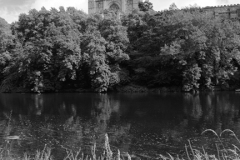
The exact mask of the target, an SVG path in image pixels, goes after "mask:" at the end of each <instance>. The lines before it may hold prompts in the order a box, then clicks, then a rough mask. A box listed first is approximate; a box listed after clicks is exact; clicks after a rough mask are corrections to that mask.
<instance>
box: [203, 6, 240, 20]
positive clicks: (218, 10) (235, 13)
mask: <svg viewBox="0 0 240 160" xmlns="http://www.w3.org/2000/svg"><path fill="white" fill-rule="evenodd" d="M202 9H203V10H204V11H207V12H209V13H210V14H212V15H213V16H214V17H222V18H240V4H234V5H223V6H211V7H204V8H202Z"/></svg>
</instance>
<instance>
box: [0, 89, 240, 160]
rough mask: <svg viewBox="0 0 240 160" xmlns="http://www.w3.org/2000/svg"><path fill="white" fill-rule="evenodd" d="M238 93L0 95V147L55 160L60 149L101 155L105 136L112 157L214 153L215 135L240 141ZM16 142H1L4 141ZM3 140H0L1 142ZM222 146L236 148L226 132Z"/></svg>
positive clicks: (61, 150) (239, 94)
mask: <svg viewBox="0 0 240 160" xmlns="http://www.w3.org/2000/svg"><path fill="white" fill-rule="evenodd" d="M239 109H240V93H235V92H210V93H198V94H190V93H161V94H144V93H141V94H117V93H116V94H115V93H114V94H113V93H111V94H94V93H56V94H55V93H54V94H40V95H38V94H0V113H1V114H0V143H1V148H10V149H11V152H12V153H13V154H15V155H18V154H19V155H21V154H23V153H25V152H26V153H28V154H34V153H35V151H36V150H41V149H43V148H44V146H45V145H46V146H48V147H50V148H51V149H52V154H53V156H54V157H56V159H58V158H59V157H63V156H65V155H66V150H72V151H78V150H79V148H81V149H82V150H83V151H84V152H86V153H90V147H91V146H92V145H93V143H95V142H96V144H97V150H98V151H99V152H101V151H102V148H103V146H104V145H103V144H104V135H105V133H108V136H109V140H110V146H111V148H112V150H113V151H114V152H115V151H116V150H117V149H120V151H121V152H122V153H126V152H128V153H130V154H131V155H135V156H139V157H148V158H150V159H154V158H156V159H157V158H159V155H160V154H162V155H168V153H169V154H171V155H173V156H176V155H179V156H184V155H185V146H188V145H189V143H191V145H192V147H194V148H196V149H199V150H201V149H202V148H204V149H205V150H206V151H208V152H209V153H216V144H217V143H218V142H217V141H218V139H217V137H216V136H215V135H214V134H213V133H210V132H206V133H203V134H202V132H203V131H205V130H206V129H212V130H214V131H215V132H216V133H217V134H219V135H220V133H221V132H222V131H223V130H225V129H231V130H232V131H234V133H235V134H236V135H239V136H240V115H239V114H240V110H239ZM9 136H18V137H19V138H18V139H12V140H6V137H9ZM4 137H5V138H4ZM221 139H222V141H223V142H224V144H225V145H226V146H227V147H228V146H232V144H234V145H236V146H239V144H238V143H237V140H236V139H235V138H234V137H233V136H231V135H230V134H229V133H227V132H226V133H224V134H222V135H221Z"/></svg>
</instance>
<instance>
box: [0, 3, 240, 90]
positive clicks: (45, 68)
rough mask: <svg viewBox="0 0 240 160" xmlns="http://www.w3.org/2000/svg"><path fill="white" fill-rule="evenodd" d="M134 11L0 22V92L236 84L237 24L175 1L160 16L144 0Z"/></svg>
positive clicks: (51, 14) (32, 15) (48, 14)
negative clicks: (126, 86) (180, 6)
mask: <svg viewBox="0 0 240 160" xmlns="http://www.w3.org/2000/svg"><path fill="white" fill-rule="evenodd" d="M139 8H140V10H139V11H137V10H136V11H133V13H131V14H128V15H123V16H122V17H121V19H119V18H118V16H117V15H116V13H115V12H112V11H105V12H104V13H103V14H102V15H101V14H93V15H87V14H85V13H84V12H82V11H79V10H76V9H75V8H73V7H69V8H67V9H65V8H63V7H60V8H59V9H55V8H52V9H51V10H46V9H45V8H42V9H41V10H39V11H37V10H35V9H33V10H31V11H29V13H28V14H21V15H20V16H19V20H18V21H17V22H15V23H13V24H11V25H10V24H8V23H7V22H6V21H5V20H4V19H2V18H1V19H0V70H1V72H0V83H1V91H3V92H11V91H18V90H19V91H31V92H54V91H61V90H69V89H70V90H71V89H75V90H76V89H81V90H82V89H83V90H84V89H91V91H96V92H107V91H109V90H114V89H115V88H116V87H117V86H124V85H129V84H136V85H141V86H145V87H148V88H158V87H168V86H179V87H182V90H184V91H191V90H199V89H208V90H211V89H212V87H213V86H216V85H218V86H221V87H222V88H226V89H231V88H234V87H235V88H236V87H239V85H240V83H239V82H240V81H239V79H240V72H239V64H240V51H239V49H240V23H239V21H238V20H237V19H226V18H225V19H224V18H216V17H213V16H212V15H210V14H206V12H204V11H203V10H201V9H197V8H194V9H193V8H186V9H182V10H179V9H178V8H177V6H176V5H175V4H172V5H171V6H170V8H169V10H166V11H161V12H155V11H153V10H152V4H151V3H150V2H147V1H146V2H142V3H139Z"/></svg>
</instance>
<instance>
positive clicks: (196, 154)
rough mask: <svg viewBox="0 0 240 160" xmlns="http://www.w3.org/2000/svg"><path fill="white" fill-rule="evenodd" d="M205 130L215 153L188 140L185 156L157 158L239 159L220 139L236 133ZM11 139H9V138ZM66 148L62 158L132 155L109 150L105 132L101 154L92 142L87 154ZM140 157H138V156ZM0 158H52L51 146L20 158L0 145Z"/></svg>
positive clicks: (105, 159)
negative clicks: (210, 138) (214, 146)
mask: <svg viewBox="0 0 240 160" xmlns="http://www.w3.org/2000/svg"><path fill="white" fill-rule="evenodd" d="M207 132H210V133H212V134H213V135H214V136H216V137H217V139H218V141H219V142H218V143H216V151H217V154H216V155H211V154H208V153H207V152H206V151H205V149H204V148H203V147H202V149H201V150H199V149H196V148H195V147H194V146H193V144H192V143H191V141H190V140H189V141H188V144H186V145H185V152H186V158H179V156H177V157H174V156H172V155H171V154H169V153H167V156H164V155H159V158H158V159H163V160H185V159H186V160H240V149H239V148H238V147H237V146H236V145H232V148H227V147H226V146H224V143H223V141H222V136H223V134H227V133H229V134H230V135H231V136H233V137H234V138H235V139H236V140H237V142H238V143H239V144H240V140H239V139H238V137H237V136H236V134H235V133H234V132H233V131H232V130H229V129H226V130H224V131H222V132H221V133H220V134H217V133H216V132H215V131H214V130H212V129H207V130H205V131H203V132H202V135H203V134H206V133H207ZM9 140H10V141H11V139H9ZM64 149H65V150H66V154H67V155H66V156H65V157H63V158H62V159H63V160H131V159H132V157H131V156H130V155H129V154H128V153H126V154H121V153H120V151H119V150H117V153H115V154H114V153H113V151H112V150H111V147H110V144H109V137H108V135H107V134H105V142H104V147H103V149H104V151H103V153H102V154H100V155H97V154H96V143H94V144H93V146H92V147H91V152H90V154H89V155H86V154H84V153H83V151H82V150H81V148H80V149H79V150H78V151H77V152H74V151H72V150H69V149H67V148H64ZM139 159H140V158H139ZM0 160H54V157H53V156H52V152H51V148H49V147H47V146H46V145H45V146H44V148H43V150H41V151H40V150H38V151H37V152H36V153H35V155H34V156H30V155H28V154H26V153H25V154H24V155H23V157H22V158H19V157H16V156H13V155H12V154H11V150H10V149H9V148H8V149H7V147H5V148H4V147H1V148H0Z"/></svg>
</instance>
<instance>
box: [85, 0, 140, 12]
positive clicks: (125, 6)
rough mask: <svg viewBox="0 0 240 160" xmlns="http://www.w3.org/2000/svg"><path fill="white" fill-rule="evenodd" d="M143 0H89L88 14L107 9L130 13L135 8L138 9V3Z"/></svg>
mask: <svg viewBox="0 0 240 160" xmlns="http://www.w3.org/2000/svg"><path fill="white" fill-rule="evenodd" d="M141 1H142V0H88V14H92V13H101V12H102V11H104V10H105V9H110V10H114V11H117V12H119V13H122V14H128V13H131V12H132V11H133V10H134V9H138V3H139V2H141Z"/></svg>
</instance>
